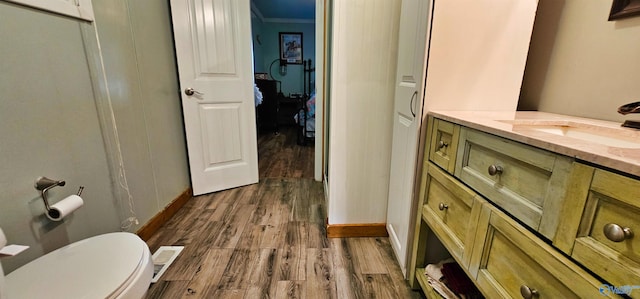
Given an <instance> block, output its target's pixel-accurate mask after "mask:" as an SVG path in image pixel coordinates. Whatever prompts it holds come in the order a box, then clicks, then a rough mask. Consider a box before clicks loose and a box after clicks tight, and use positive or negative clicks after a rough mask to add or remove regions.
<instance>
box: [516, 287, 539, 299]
mask: <svg viewBox="0 0 640 299" xmlns="http://www.w3.org/2000/svg"><path fill="white" fill-rule="evenodd" d="M520 295H522V298H524V299H532V298H537V297H538V295H540V294H539V293H538V290H536V289H532V288H530V287H528V286H526V285H522V286H520Z"/></svg>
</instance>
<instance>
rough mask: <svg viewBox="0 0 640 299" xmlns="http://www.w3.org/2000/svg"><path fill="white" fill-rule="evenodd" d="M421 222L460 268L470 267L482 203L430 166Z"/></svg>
mask: <svg viewBox="0 0 640 299" xmlns="http://www.w3.org/2000/svg"><path fill="white" fill-rule="evenodd" d="M425 194H426V195H425V198H424V203H423V205H422V219H423V220H424V221H425V222H426V223H427V224H428V225H429V226H430V227H431V229H432V230H433V232H434V233H435V234H436V235H437V236H438V238H439V239H440V240H441V241H442V243H443V244H444V245H445V247H447V249H449V252H450V253H451V254H452V255H454V256H455V257H456V258H457V260H458V261H459V262H460V264H461V265H462V266H463V267H467V266H468V265H469V259H470V257H471V245H472V244H473V238H474V237H475V229H476V226H475V223H476V222H477V219H478V216H479V214H480V206H481V199H480V198H477V196H476V194H475V193H474V192H473V191H472V190H470V189H469V188H467V187H465V186H464V185H462V184H461V183H460V182H458V181H456V180H455V179H454V178H453V177H452V176H450V175H447V174H446V173H445V172H444V171H443V170H441V169H440V168H438V167H437V166H435V165H433V164H429V169H428V174H427V185H426V190H425Z"/></svg>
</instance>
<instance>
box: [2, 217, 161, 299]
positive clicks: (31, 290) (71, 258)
mask: <svg viewBox="0 0 640 299" xmlns="http://www.w3.org/2000/svg"><path fill="white" fill-rule="evenodd" d="M5 245H6V238H5V235H4V233H3V232H2V229H0V248H2V247H4V246H5ZM152 275H153V261H152V260H151V253H150V252H149V247H148V246H147V244H146V243H145V242H144V241H142V239H140V238H139V237H138V236H136V235H134V234H131V233H124V232H118V233H109V234H104V235H98V236H95V237H91V238H88V239H84V240H81V241H78V242H75V243H72V244H69V245H67V246H65V247H62V248H59V249H57V250H55V251H52V252H50V253H48V254H46V255H44V256H42V257H40V258H38V259H36V260H34V261H32V262H30V263H28V264H26V265H24V266H22V267H20V268H18V269H16V270H15V271H13V272H11V273H9V274H8V275H7V276H6V277H5V276H4V274H3V272H2V265H0V299H22V298H136V299H137V298H142V297H143V296H144V294H145V293H146V292H147V290H148V288H149V284H150V283H151V277H152Z"/></svg>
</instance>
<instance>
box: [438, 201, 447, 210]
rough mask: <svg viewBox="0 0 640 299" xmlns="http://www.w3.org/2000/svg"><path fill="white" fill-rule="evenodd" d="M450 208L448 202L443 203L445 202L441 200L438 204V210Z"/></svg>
mask: <svg viewBox="0 0 640 299" xmlns="http://www.w3.org/2000/svg"><path fill="white" fill-rule="evenodd" d="M448 208H449V205H447V204H446V203H443V202H441V203H440V204H439V205H438V210H440V211H444V210H446V209H448Z"/></svg>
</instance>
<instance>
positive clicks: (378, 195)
mask: <svg viewBox="0 0 640 299" xmlns="http://www.w3.org/2000/svg"><path fill="white" fill-rule="evenodd" d="M333 4H334V7H333V25H332V27H333V33H332V50H331V51H332V58H331V79H330V80H331V81H330V82H331V83H330V84H331V95H330V98H331V106H330V115H331V127H330V132H329V134H330V136H329V139H330V140H331V143H330V144H329V156H330V157H331V158H330V160H329V179H330V192H329V209H328V218H329V224H355V223H385V222H386V213H387V211H386V210H387V195H388V185H389V163H390V157H391V146H390V145H391V135H392V127H393V126H392V116H393V115H392V113H391V111H392V110H393V94H394V81H395V69H396V56H397V34H398V32H397V31H398V26H399V17H400V1H399V0H396V1H388V0H375V1H372V0H335V1H333Z"/></svg>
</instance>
